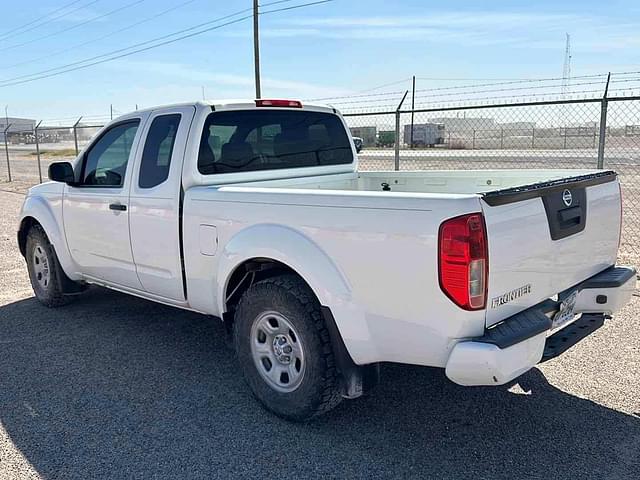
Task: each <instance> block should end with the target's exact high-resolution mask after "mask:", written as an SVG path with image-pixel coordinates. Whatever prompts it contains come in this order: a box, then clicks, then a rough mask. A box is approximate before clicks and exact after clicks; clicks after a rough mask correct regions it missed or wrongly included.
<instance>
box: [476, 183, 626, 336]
mask: <svg viewBox="0 0 640 480" xmlns="http://www.w3.org/2000/svg"><path fill="white" fill-rule="evenodd" d="M482 209H483V213H484V218H485V222H486V228H487V237H488V244H489V246H488V248H489V281H488V292H487V293H488V294H487V314H486V325H487V326H491V325H494V324H496V323H498V322H499V321H501V320H503V319H505V318H507V317H509V316H511V315H515V314H516V313H518V312H520V311H522V310H524V309H526V308H528V307H530V306H532V305H535V304H537V303H539V302H541V301H543V300H545V299H547V298H549V297H552V296H553V295H555V294H557V293H559V292H562V291H563V290H566V289H567V288H570V287H572V286H574V285H576V284H578V283H580V282H581V281H583V280H585V279H587V278H589V277H591V276H593V275H595V274H596V273H598V272H600V271H602V270H604V269H605V268H607V267H609V266H611V265H613V264H615V261H616V256H617V251H618V243H619V236H620V222H621V198H620V189H619V184H618V181H617V177H616V174H615V173H614V172H597V173H593V174H588V175H581V176H578V177H570V178H563V179H559V180H554V181H550V182H545V183H538V184H534V185H526V186H522V187H516V188H510V189H506V190H498V191H493V192H488V193H486V194H484V195H483V201H482Z"/></svg>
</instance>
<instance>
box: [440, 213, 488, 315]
mask: <svg viewBox="0 0 640 480" xmlns="http://www.w3.org/2000/svg"><path fill="white" fill-rule="evenodd" d="M438 252H439V266H438V270H439V277H440V288H442V291H443V292H444V293H445V294H446V295H447V296H448V297H449V298H450V299H451V300H453V302H454V303H455V304H456V305H458V306H459V307H461V308H464V309H465V310H480V309H482V308H485V306H486V304H487V270H488V265H489V263H488V253H487V234H486V229H485V225H484V218H483V217H482V214H481V213H472V214H470V215H463V216H461V217H456V218H452V219H450V220H446V221H445V222H443V223H442V225H440V232H439V235H438Z"/></svg>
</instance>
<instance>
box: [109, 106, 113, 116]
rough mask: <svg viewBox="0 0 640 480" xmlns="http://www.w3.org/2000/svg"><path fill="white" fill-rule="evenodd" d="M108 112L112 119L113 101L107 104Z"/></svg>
mask: <svg viewBox="0 0 640 480" xmlns="http://www.w3.org/2000/svg"><path fill="white" fill-rule="evenodd" d="M109 114H110V115H111V120H113V103H112V104H111V105H109Z"/></svg>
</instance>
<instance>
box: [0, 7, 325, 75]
mask: <svg viewBox="0 0 640 480" xmlns="http://www.w3.org/2000/svg"><path fill="white" fill-rule="evenodd" d="M331 1H333V0H320V1H315V2H308V3H303V4H299V5H295V6H292V7H284V8H278V9H274V10H269V11H265V12H261V15H266V14H269V13H276V12H281V11H284V10H293V9H295V8H303V7H308V6H312V5H319V4H322V3H328V2H331ZM266 5H268V4H266ZM266 5H265V6H266ZM248 10H253V9H252V8H249V9H244V10H240V11H239V12H236V13H233V14H230V15H226V16H225V17H221V18H218V19H217V20H212V21H209V22H205V23H203V24H200V25H197V26H194V27H190V28H187V29H184V30H180V31H178V32H174V33H171V34H168V35H164V36H162V37H158V38H155V39H153V40H148V41H146V42H142V43H139V44H136V45H132V46H129V47H126V48H121V49H118V50H115V51H112V52H109V53H105V54H102V55H98V56H96V57H92V58H91V59H85V60H82V61H78V62H74V63H71V64H68V65H63V66H60V67H56V68H53V69H49V70H44V71H41V72H37V73H33V74H30V75H23V76H21V77H15V78H12V79H7V80H1V81H0V87H9V86H13V85H20V84H23V83H28V82H32V81H35V80H41V79H44V78H49V77H53V76H57V75H61V74H63V73H68V72H72V71H76V70H80V69H83V68H88V67H92V66H94V65H99V64H101V63H106V62H110V61H113V60H117V59H119V58H123V57H127V56H130V55H134V54H136V53H140V52H145V51H147V50H151V49H154V48H158V47H161V46H164V45H168V44H171V43H175V42H178V41H180V40H184V39H187V38H191V37H195V36H197V35H201V34H203V33H207V32H210V31H213V30H217V29H219V28H222V27H226V26H229V25H233V24H235V23H239V22H241V21H243V20H247V19H248V18H252V17H253V15H245V16H244V17H240V18H237V19H234V20H230V21H228V22H226V23H223V24H220V25H215V26H213V27H208V28H205V29H203V30H199V31H197V32H192V33H189V34H185V35H182V36H180V37H177V38H173V39H170V40H166V41H162V42H160V43H157V44H155V45H149V46H147V47H144V48H139V49H137V50H133V51H131V52H126V53H122V54H119V55H115V56H110V55H114V54H117V53H119V52H123V51H126V50H130V49H132V48H136V47H138V46H142V45H145V44H149V43H153V42H157V41H159V40H162V39H166V38H168V37H173V36H175V35H179V34H181V33H184V32H187V31H190V30H194V29H196V28H200V27H202V26H204V25H208V24H211V23H217V22H219V21H221V20H223V19H226V18H231V17H234V16H237V15H239V14H241V13H243V12H246V11H248ZM101 57H109V58H104V59H102V60H97V61H95V62H92V63H85V62H90V61H91V60H92V59H97V58H101ZM83 63H85V64H84V65H79V64H83ZM67 67H72V68H67ZM55 70H60V71H58V72H55ZM49 72H52V73H49ZM26 77H33V78H26ZM22 79H24V80H22Z"/></svg>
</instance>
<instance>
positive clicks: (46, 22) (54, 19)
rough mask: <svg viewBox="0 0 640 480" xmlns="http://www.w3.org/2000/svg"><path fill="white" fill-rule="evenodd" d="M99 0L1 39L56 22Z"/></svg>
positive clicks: (93, 0)
mask: <svg viewBox="0 0 640 480" xmlns="http://www.w3.org/2000/svg"><path fill="white" fill-rule="evenodd" d="M99 1H100V0H92V1H91V2H89V3H86V4H84V5H80V6H79V7H78V8H74V9H73V10H69V11H68V12H66V13H63V14H60V15H58V16H56V17H51V18H49V20H46V21H44V22H42V23H39V24H37V25H33V26H31V27H30V28H27V29H26V30H23V31H21V32H19V33H16V34H14V35H9V36H8V37H3V38H0V40H3V41H4V40H7V39H8V38H12V37H16V36H18V35H22V34H23V33H27V32H30V31H31V30H34V29H36V28H40V27H42V26H43V25H47V24H48V23H51V22H55V21H56V20H59V19H61V18H64V17H67V16H69V15H71V14H72V13H75V12H77V11H78V10H82V9H83V8H87V7H90V6H91V5H93V4H94V3H98V2H99Z"/></svg>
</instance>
